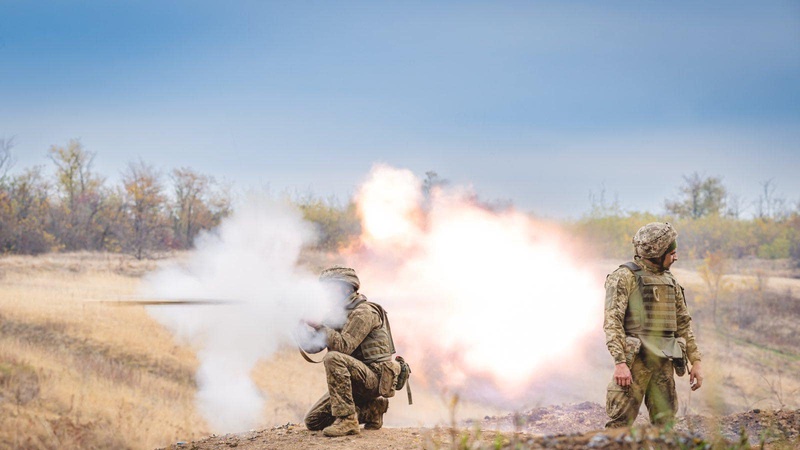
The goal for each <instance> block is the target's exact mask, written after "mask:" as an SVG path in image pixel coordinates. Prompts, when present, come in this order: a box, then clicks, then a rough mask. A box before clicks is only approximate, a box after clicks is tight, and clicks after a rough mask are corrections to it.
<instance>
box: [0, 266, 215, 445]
mask: <svg viewBox="0 0 800 450" xmlns="http://www.w3.org/2000/svg"><path fill="white" fill-rule="evenodd" d="M147 264H152V263H146V264H141V263H136V262H132V261H126V260H125V259H124V257H112V256H103V255H100V256H95V257H94V258H92V257H90V256H87V255H85V254H80V255H63V256H62V257H59V256H47V257H44V258H32V257H27V258H26V257H11V258H3V259H2V260H0V271H1V272H0V273H2V279H0V374H2V377H3V379H2V381H1V382H0V390H2V392H1V393H0V395H2V396H3V400H2V402H0V409H2V413H0V415H2V417H3V419H2V421H1V422H0V447H3V448H112V447H113V448H152V447H155V446H157V445H163V444H164V443H165V442H171V441H175V440H180V439H188V438H194V437H200V436H203V435H204V434H206V430H205V425H204V423H203V421H202V419H201V418H200V417H199V416H198V414H197V413H196V412H195V408H194V403H193V402H194V391H195V386H194V380H193V376H192V374H193V372H194V367H195V365H196V361H195V358H194V355H193V353H192V352H191V351H190V350H189V349H187V348H183V347H180V346H177V345H176V344H175V343H174V342H173V341H172V338H171V337H170V336H169V334H168V333H167V332H166V331H165V330H163V329H162V328H161V327H160V326H159V325H158V324H157V323H155V322H154V321H153V320H152V319H151V318H150V317H149V316H148V315H147V313H146V312H145V311H144V309H143V308H141V307H128V308H120V307H114V306H111V305H109V304H104V303H100V302H98V300H106V299H109V298H112V299H113V298H117V297H119V296H128V295H132V294H134V292H135V289H136V286H137V284H138V282H139V280H138V278H136V277H137V276H138V275H139V274H141V273H143V272H144V271H146V270H149V269H150V267H148V265H147Z"/></svg>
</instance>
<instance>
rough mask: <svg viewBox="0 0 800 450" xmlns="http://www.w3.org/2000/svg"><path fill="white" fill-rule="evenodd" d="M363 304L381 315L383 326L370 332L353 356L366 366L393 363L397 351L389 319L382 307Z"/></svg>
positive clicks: (367, 303) (369, 303) (374, 304)
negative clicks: (393, 356)
mask: <svg viewBox="0 0 800 450" xmlns="http://www.w3.org/2000/svg"><path fill="white" fill-rule="evenodd" d="M363 303H365V304H366V305H367V307H369V308H373V309H374V310H375V311H376V312H377V313H378V314H379V315H380V317H381V326H379V327H377V328H375V329H374V330H372V331H370V332H369V334H368V335H367V337H365V338H364V340H363V341H361V345H359V346H358V347H357V348H356V349H355V350H354V351H353V354H352V355H351V356H352V357H353V358H356V359H357V360H359V361H363V362H364V363H365V364H372V363H378V362H384V361H391V360H392V355H393V354H394V353H395V349H394V341H393V340H392V328H391V327H390V326H389V317H388V316H387V315H386V311H385V310H384V309H383V308H382V307H381V306H380V305H378V304H376V303H372V302H363Z"/></svg>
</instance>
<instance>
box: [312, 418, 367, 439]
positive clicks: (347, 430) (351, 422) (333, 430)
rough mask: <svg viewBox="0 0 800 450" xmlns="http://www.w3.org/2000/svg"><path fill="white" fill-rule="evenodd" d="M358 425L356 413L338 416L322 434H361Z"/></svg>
mask: <svg viewBox="0 0 800 450" xmlns="http://www.w3.org/2000/svg"><path fill="white" fill-rule="evenodd" d="M360 433H361V430H360V429H359V427H358V416H356V414H355V413H353V414H350V415H349V416H344V417H337V418H336V421H335V422H333V425H331V426H329V427H327V428H325V429H324V430H322V434H324V435H325V436H328V437H337V436H347V435H348V434H360Z"/></svg>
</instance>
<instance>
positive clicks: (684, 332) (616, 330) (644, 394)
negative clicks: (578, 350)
mask: <svg viewBox="0 0 800 450" xmlns="http://www.w3.org/2000/svg"><path fill="white" fill-rule="evenodd" d="M643 229H644V227H643ZM640 232H641V230H640ZM637 235H638V233H637ZM675 235H677V234H676V233H675ZM634 243H635V244H637V242H636V240H634ZM672 245H674V242H673V244H672ZM661 246H662V247H663V248H666V247H665V246H664V245H661ZM673 248H674V247H673ZM645 250H646V251H641V247H637V252H639V253H645V256H646V257H650V256H651V255H652V254H657V252H655V251H654V250H653V249H649V248H646V249H645ZM634 262H635V264H636V265H638V266H639V267H640V268H641V269H643V270H642V273H644V274H646V275H654V276H664V275H666V276H668V277H669V279H671V280H673V281H674V278H673V277H672V275H671V274H670V273H669V271H668V270H666V271H665V270H663V269H662V268H660V267H659V266H657V265H656V264H654V263H652V262H650V261H649V260H647V259H645V258H642V257H640V256H638V255H637V256H636V257H635V260H634ZM674 286H675V287H674V291H675V292H674V298H675V308H674V312H675V319H676V320H675V325H676V327H675V329H676V331H675V332H674V334H675V336H674V337H678V338H683V339H685V353H686V355H687V356H688V359H689V361H690V362H692V363H695V362H696V361H700V358H701V354H700V351H699V350H698V348H697V343H696V341H695V337H694V333H693V332H692V327H691V317H690V316H689V312H688V310H687V308H686V300H685V298H684V294H683V288H682V287H680V285H679V284H677V282H674ZM605 288H606V300H605V303H606V304H605V321H604V324H603V329H604V331H605V335H606V345H607V346H608V350H609V352H610V353H611V356H612V357H613V358H614V363H615V364H618V363H621V362H626V363H627V364H628V367H629V368H630V371H631V378H632V384H631V386H627V387H622V386H619V385H618V384H617V383H616V381H615V380H613V379H612V381H611V382H610V383H609V385H608V390H607V396H606V412H607V413H608V416H609V418H610V420H609V421H608V423H606V428H612V427H623V426H629V425H631V424H632V423H633V421H634V420H635V419H636V416H637V415H638V413H639V407H640V406H641V404H642V399H644V401H645V405H646V406H647V410H648V412H649V415H650V421H651V423H653V424H658V425H662V424H665V423H668V422H670V421H672V420H673V419H674V417H675V413H676V412H677V408H678V402H677V394H676V392H675V379H674V377H673V370H674V369H673V362H672V360H671V359H669V358H666V357H664V355H665V354H666V353H667V352H665V351H664V350H662V348H661V347H659V344H660V343H662V342H666V341H660V340H659V339H661V338H660V337H654V338H653V337H649V336H637V337H639V338H640V339H641V341H642V345H641V346H640V348H639V350H638V351H635V349H634V348H633V345H632V344H633V343H635V342H636V341H635V340H633V341H631V340H630V339H629V338H627V336H629V335H630V334H631V333H630V332H629V331H626V329H625V326H626V312H628V311H629V302H628V300H629V299H630V298H631V296H632V295H635V292H634V291H636V290H639V286H638V283H637V278H636V275H635V274H634V272H632V271H631V270H630V269H629V268H627V267H623V266H621V267H620V268H618V269H617V270H616V271H614V272H613V273H611V274H610V275H609V276H608V277H607V279H606V283H605ZM669 298H672V296H671V295H670V297H669ZM626 338H627V339H626ZM664 339H669V338H664ZM673 341H674V339H673ZM631 360H632V361H631Z"/></svg>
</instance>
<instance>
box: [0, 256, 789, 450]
mask: <svg viewBox="0 0 800 450" xmlns="http://www.w3.org/2000/svg"><path fill="white" fill-rule="evenodd" d="M155 267H156V264H155V263H154V262H152V261H151V262H140V261H135V260H132V259H130V258H128V257H125V256H119V255H104V254H101V255H98V254H66V255H64V254H62V255H51V256H42V257H22V256H7V257H3V258H0V448H53V449H55V448H153V447H158V446H164V445H167V444H169V443H174V442H177V441H182V440H183V441H186V440H191V439H198V438H201V437H203V436H206V435H208V434H210V430H209V429H208V427H207V426H206V424H205V423H204V421H203V419H202V418H201V417H200V416H199V414H198V413H197V410H196V408H195V405H194V394H195V390H196V386H195V379H194V370H195V368H196V366H197V360H196V358H195V356H194V355H195V353H194V351H193V350H192V349H191V348H188V347H186V346H184V345H179V344H178V343H176V342H175V341H174V340H173V338H172V336H170V335H169V333H167V332H166V331H165V330H164V329H163V328H162V327H161V326H160V325H159V324H157V323H156V322H155V321H154V320H153V319H152V318H151V317H150V316H149V315H148V314H147V312H146V311H145V309H144V308H143V307H140V306H134V307H120V306H114V305H112V304H109V303H104V302H105V301H109V300H112V301H113V300H116V299H120V298H126V297H128V296H131V295H133V294H134V293H135V292H136V289H137V286H138V284H139V283H140V277H141V275H142V274H144V273H146V272H148V271H150V270H152V269H154V268H155ZM676 275H677V276H678V278H679V279H680V280H681V281H682V282H683V283H684V284H685V285H686V286H687V288H688V289H687V292H690V293H691V297H690V298H689V300H690V302H691V305H692V309H693V311H694V312H695V322H696V323H695V327H696V329H697V332H698V335H699V338H700V343H701V346H702V349H703V351H704V353H705V354H706V358H705V359H704V366H705V370H706V376H707V379H706V386H705V387H704V389H701V390H700V391H698V392H696V393H690V391H689V390H688V388H687V386H685V385H686V384H688V383H685V382H684V381H685V380H681V383H680V386H681V387H680V392H679V395H680V398H681V405H682V406H681V408H682V412H684V413H686V412H700V413H703V414H730V413H732V412H737V411H744V410H746V409H751V408H781V407H783V408H790V407H794V408H796V407H798V393H799V392H800V344H798V343H797V340H796V336H797V333H798V332H800V300H798V292H800V290H798V287H799V286H800V284H799V283H800V280H796V279H789V278H781V279H779V278H771V279H770V281H769V282H767V283H765V282H763V279H762V280H761V281H759V278H758V277H757V276H755V275H748V274H746V273H741V274H736V275H735V276H733V277H732V278H731V279H730V281H731V286H730V288H729V289H728V290H727V291H726V292H725V295H724V296H722V297H721V298H720V300H719V301H718V302H719V303H718V314H717V320H716V324H715V321H714V318H713V316H712V315H711V314H710V303H709V300H708V295H707V293H706V292H705V289H706V288H705V286H704V283H703V281H702V279H700V278H699V277H698V276H697V273H696V272H694V271H692V270H686V269H684V270H683V271H681V270H676ZM760 276H761V277H762V278H763V275H760ZM608 366H609V367H606V366H602V367H596V368H593V369H596V370H598V371H601V372H598V373H604V372H602V371H607V372H608V373H609V374H610V364H609V365H608ZM253 376H254V379H255V380H256V384H257V385H258V386H259V388H260V389H261V390H262V391H263V392H264V394H265V396H266V397H267V398H268V399H269V401H268V402H267V405H268V406H267V410H265V411H264V414H263V416H264V418H263V424H264V427H268V426H272V425H279V424H283V423H286V422H287V421H292V422H297V421H300V420H301V418H302V416H303V413H304V412H305V410H306V409H307V408H308V406H309V405H310V404H312V403H313V402H314V401H315V400H316V399H317V398H318V397H319V395H321V394H322V393H323V392H324V390H325V385H324V375H323V373H322V367H321V366H320V365H317V366H309V365H308V364H306V363H305V362H303V361H302V360H301V359H300V358H299V356H298V355H296V354H295V353H294V352H292V351H290V350H286V351H284V352H281V353H279V354H278V355H277V356H276V357H275V358H273V359H272V360H270V361H263V362H261V363H260V364H259V365H258V366H257V367H256V368H255V370H254V373H253ZM415 387H416V386H415ZM596 391H597V390H596V389H593V390H591V391H587V395H589V394H591V395H590V396H588V397H587V398H586V400H590V401H596V402H602V395H603V393H602V392H596ZM401 396H402V394H401ZM403 403H404V401H402V400H401V401H398V402H395V403H393V406H392V414H391V415H390V416H391V418H388V416H387V418H388V419H389V422H387V423H388V424H389V425H392V424H405V425H416V424H423V423H431V421H436V420H442V419H445V420H446V419H447V416H446V414H447V399H444V398H440V396H437V395H435V394H430V393H426V392H424V390H420V391H417V392H415V405H414V408H413V409H411V408H409V407H407V406H405V405H403ZM484 413H485V414H487V415H489V414H496V413H498V411H496V410H493V409H492V408H488V407H484V406H480V405H474V404H468V403H463V404H462V405H461V406H460V410H459V414H460V417H459V418H463V417H469V416H479V417H482V415H483V414H484ZM443 414H444V415H443Z"/></svg>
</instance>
